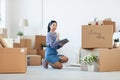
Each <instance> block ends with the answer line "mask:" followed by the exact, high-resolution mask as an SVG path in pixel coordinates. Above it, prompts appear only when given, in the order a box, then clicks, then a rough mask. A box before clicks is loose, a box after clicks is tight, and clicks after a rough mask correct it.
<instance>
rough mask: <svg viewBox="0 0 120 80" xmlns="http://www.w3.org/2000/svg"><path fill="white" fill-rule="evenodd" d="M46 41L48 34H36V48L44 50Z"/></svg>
mask: <svg viewBox="0 0 120 80" xmlns="http://www.w3.org/2000/svg"><path fill="white" fill-rule="evenodd" d="M45 43H46V36H41V35H36V36H35V49H40V50H42V46H41V45H42V44H45Z"/></svg>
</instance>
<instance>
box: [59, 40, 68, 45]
mask: <svg viewBox="0 0 120 80" xmlns="http://www.w3.org/2000/svg"><path fill="white" fill-rule="evenodd" d="M68 42H69V40H68V39H62V40H60V41H59V43H61V44H62V45H64V44H66V43H68Z"/></svg>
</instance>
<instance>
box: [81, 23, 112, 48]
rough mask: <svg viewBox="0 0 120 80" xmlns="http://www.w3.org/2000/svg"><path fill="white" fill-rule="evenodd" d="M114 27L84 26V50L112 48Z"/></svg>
mask: <svg viewBox="0 0 120 80" xmlns="http://www.w3.org/2000/svg"><path fill="white" fill-rule="evenodd" d="M112 36H113V26H112V25H83V26H82V48H112Z"/></svg>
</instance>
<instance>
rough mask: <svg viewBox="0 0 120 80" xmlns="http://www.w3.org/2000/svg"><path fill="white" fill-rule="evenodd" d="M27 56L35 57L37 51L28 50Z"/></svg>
mask: <svg viewBox="0 0 120 80" xmlns="http://www.w3.org/2000/svg"><path fill="white" fill-rule="evenodd" d="M27 55H37V50H36V49H28V50H27Z"/></svg>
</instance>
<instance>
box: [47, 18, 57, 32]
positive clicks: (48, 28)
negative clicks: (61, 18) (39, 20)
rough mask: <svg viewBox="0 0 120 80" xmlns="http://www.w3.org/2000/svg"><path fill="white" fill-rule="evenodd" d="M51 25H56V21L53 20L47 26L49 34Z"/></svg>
mask: <svg viewBox="0 0 120 80" xmlns="http://www.w3.org/2000/svg"><path fill="white" fill-rule="evenodd" d="M53 23H56V24H57V21H55V20H51V21H50V22H49V24H48V32H50V26H51V25H52V24H53Z"/></svg>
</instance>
